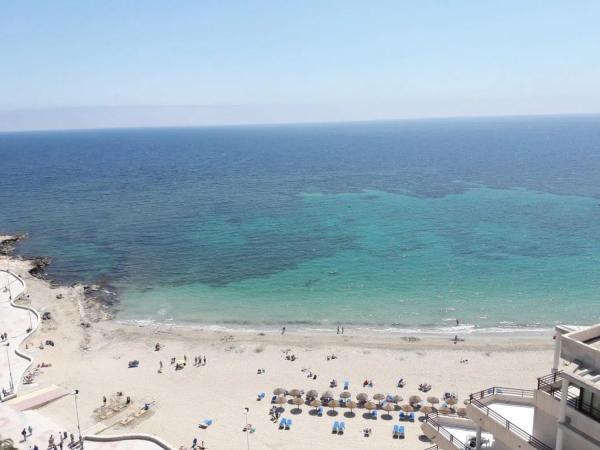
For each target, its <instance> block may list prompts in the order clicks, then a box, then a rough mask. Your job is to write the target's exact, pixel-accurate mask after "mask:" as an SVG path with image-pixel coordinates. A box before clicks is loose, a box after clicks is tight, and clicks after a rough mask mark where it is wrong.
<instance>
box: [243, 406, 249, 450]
mask: <svg viewBox="0 0 600 450" xmlns="http://www.w3.org/2000/svg"><path fill="white" fill-rule="evenodd" d="M249 412H250V408H248V407H247V406H246V407H245V408H244V415H245V416H246V449H247V450H250V429H249V427H248V413H249Z"/></svg>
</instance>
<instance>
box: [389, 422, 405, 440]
mask: <svg viewBox="0 0 600 450" xmlns="http://www.w3.org/2000/svg"><path fill="white" fill-rule="evenodd" d="M392 437H393V438H394V439H404V427H403V426H402V425H394V431H393V434H392Z"/></svg>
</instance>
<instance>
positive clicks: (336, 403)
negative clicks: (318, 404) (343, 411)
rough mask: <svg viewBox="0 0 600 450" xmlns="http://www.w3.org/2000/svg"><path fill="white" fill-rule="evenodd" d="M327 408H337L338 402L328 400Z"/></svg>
mask: <svg viewBox="0 0 600 450" xmlns="http://www.w3.org/2000/svg"><path fill="white" fill-rule="evenodd" d="M327 406H329V407H330V408H333V409H335V408H339V406H340V402H338V401H337V400H330V401H329V403H327Z"/></svg>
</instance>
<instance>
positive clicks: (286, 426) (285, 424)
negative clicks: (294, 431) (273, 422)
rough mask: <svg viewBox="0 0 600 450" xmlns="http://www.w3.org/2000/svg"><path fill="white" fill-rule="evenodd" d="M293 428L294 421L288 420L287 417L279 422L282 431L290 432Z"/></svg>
mask: <svg viewBox="0 0 600 450" xmlns="http://www.w3.org/2000/svg"><path fill="white" fill-rule="evenodd" d="M291 426H292V419H286V418H285V417H282V418H281V420H280V421H279V429H280V430H289V429H290V427H291Z"/></svg>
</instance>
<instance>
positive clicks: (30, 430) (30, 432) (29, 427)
mask: <svg viewBox="0 0 600 450" xmlns="http://www.w3.org/2000/svg"><path fill="white" fill-rule="evenodd" d="M27 431H28V432H29V436H31V434H32V433H33V428H31V425H29V426H28V427H27Z"/></svg>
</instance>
